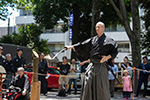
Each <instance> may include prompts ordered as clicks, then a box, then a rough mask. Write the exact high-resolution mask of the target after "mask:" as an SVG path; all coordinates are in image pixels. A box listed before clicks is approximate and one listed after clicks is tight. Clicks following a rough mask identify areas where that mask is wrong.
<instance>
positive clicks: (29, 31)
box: [0, 24, 50, 54]
mask: <svg viewBox="0 0 150 100" xmlns="http://www.w3.org/2000/svg"><path fill="white" fill-rule="evenodd" d="M42 33H43V32H42V27H40V26H37V25H36V24H29V25H27V26H26V27H25V26H20V28H19V32H18V33H13V34H12V35H6V36H3V37H2V38H1V39H0V42H3V43H9V44H17V45H21V46H27V47H30V48H32V49H34V50H35V51H37V52H38V53H41V52H44V53H45V54H49V53H50V51H49V48H48V44H47V40H43V39H40V35H41V34H42Z"/></svg>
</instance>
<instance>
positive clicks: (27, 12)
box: [20, 9, 32, 16]
mask: <svg viewBox="0 0 150 100" xmlns="http://www.w3.org/2000/svg"><path fill="white" fill-rule="evenodd" d="M27 15H32V11H29V10H25V9H20V16H27Z"/></svg>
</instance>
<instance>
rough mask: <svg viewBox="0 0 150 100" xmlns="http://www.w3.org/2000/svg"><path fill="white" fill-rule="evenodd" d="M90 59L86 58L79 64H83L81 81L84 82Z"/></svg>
mask: <svg viewBox="0 0 150 100" xmlns="http://www.w3.org/2000/svg"><path fill="white" fill-rule="evenodd" d="M89 63H90V60H86V61H83V62H81V63H80V64H79V65H80V66H81V82H82V83H83V79H84V78H83V76H84V75H85V72H86V68H87V67H88V65H89Z"/></svg>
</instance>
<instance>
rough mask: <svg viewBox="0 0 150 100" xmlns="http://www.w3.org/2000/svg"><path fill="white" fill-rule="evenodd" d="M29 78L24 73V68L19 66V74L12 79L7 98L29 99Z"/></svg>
mask: <svg viewBox="0 0 150 100" xmlns="http://www.w3.org/2000/svg"><path fill="white" fill-rule="evenodd" d="M28 89H29V80H28V77H27V76H26V75H25V74H24V68H23V67H19V68H18V75H17V76H16V77H15V78H14V79H13V80H12V81H11V84H10V87H9V93H8V94H7V99H8V100H10V98H13V99H14V100H28V99H29V93H28Z"/></svg>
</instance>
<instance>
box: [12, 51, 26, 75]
mask: <svg viewBox="0 0 150 100" xmlns="http://www.w3.org/2000/svg"><path fill="white" fill-rule="evenodd" d="M16 51H17V54H16V56H15V57H14V59H13V65H14V70H15V72H17V69H18V68H19V67H23V68H24V67H25V66H26V64H25V60H24V59H23V57H22V53H23V49H21V48H17V50H16Z"/></svg>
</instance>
